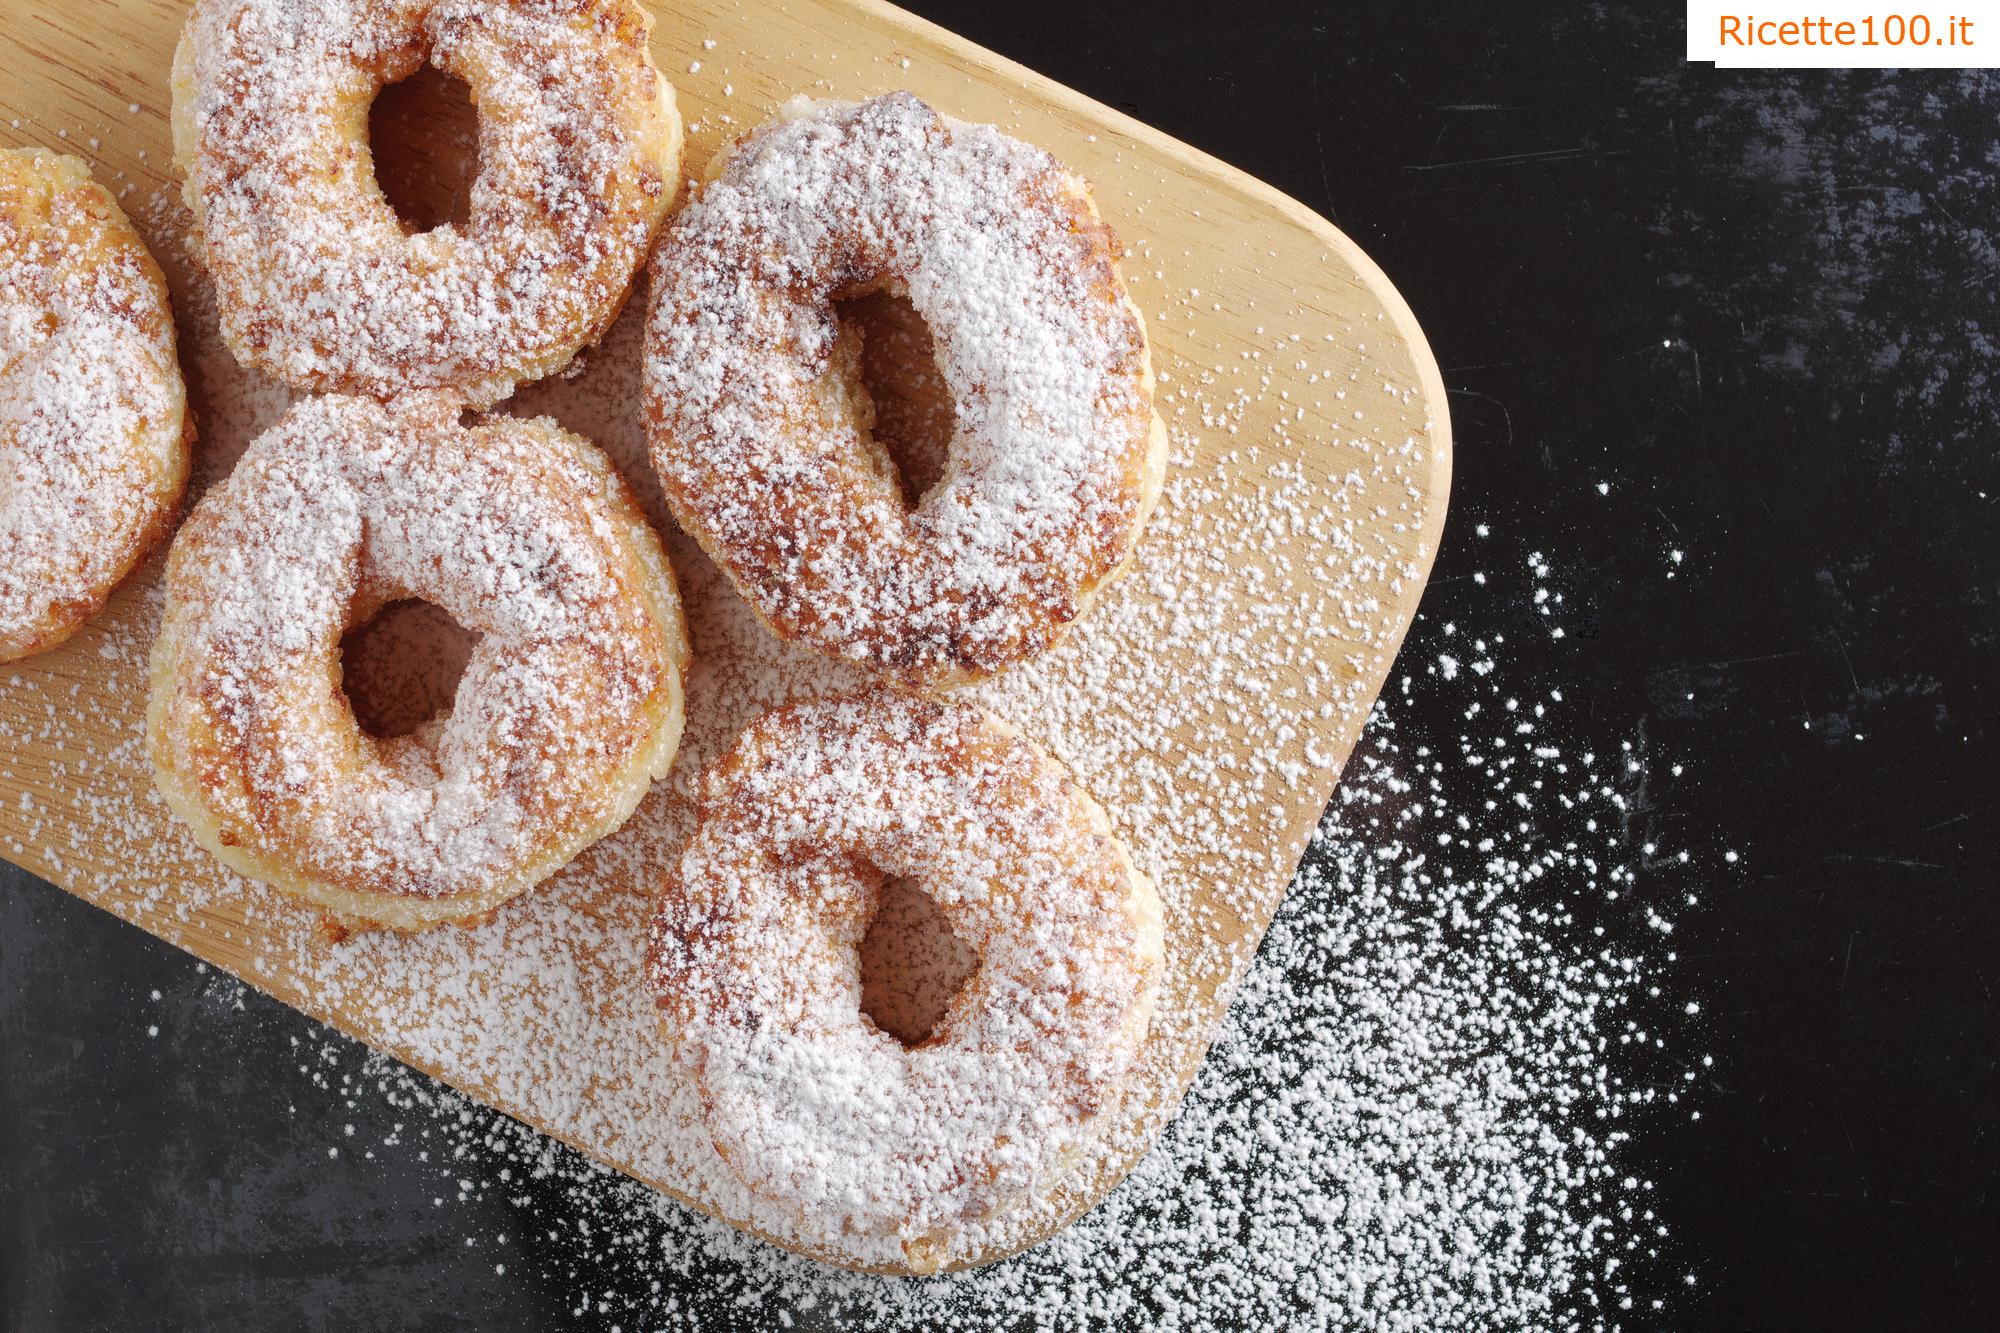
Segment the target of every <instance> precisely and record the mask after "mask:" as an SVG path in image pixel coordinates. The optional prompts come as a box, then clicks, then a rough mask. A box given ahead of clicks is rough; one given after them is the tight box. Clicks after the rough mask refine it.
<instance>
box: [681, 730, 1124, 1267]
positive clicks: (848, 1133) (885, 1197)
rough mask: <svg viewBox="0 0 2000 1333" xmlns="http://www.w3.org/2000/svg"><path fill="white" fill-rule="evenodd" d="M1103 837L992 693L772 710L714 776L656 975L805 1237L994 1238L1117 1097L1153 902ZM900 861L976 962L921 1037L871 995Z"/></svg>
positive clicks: (735, 1136)
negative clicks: (891, 1027)
mask: <svg viewBox="0 0 2000 1333" xmlns="http://www.w3.org/2000/svg"><path fill="white" fill-rule="evenodd" d="M1106 832H1107V829H1106V826H1105V820H1104V815H1103V812H1102V811H1101V810H1099V809H1098V808H1097V807H1096V806H1095V805H1094V804H1092V803H1091V802H1090V800H1089V798H1088V797H1086V796H1084V795H1083V794H1082V793H1080V792H1078V791H1077V790H1076V788H1075V787H1074V785H1073V784H1072V783H1070V781H1069V780H1068V778H1067V776H1066V775H1065V774H1064V773H1063V772H1062V771H1061V769H1060V768H1059V767H1057V766H1056V765H1054V764H1052V763H1050V762H1049V761H1048V759H1047V758H1046V756H1044V755H1042V754H1041V753H1040V752H1039V751H1037V750H1036V749H1035V748H1034V747H1033V746H1032V745H1031V744H1030V743H1028V742H1026V741H1024V740H1022V739H1020V738H1019V737H1017V736H1015V735H1012V734H1011V733H1010V731H1009V730H1008V729H1007V728H1005V727H1002V726H1000V725H997V724H996V723H994V722H993V720H992V719H990V718H989V717H987V716H986V715H985V714H983V713H981V712H980V711H979V710H978V709H975V708H972V707H970V706H968V705H965V704H962V703H957V702H947V701H935V700H919V699H914V698H909V697H904V696H899V695H896V694H893V693H886V692H880V691H878V692H874V693H871V694H867V695H862V696H859V697H855V698H850V699H840V700H831V701H824V702H820V703H815V704H810V705H805V706H802V707H800V708H795V709H790V710H786V711H783V712H779V713H775V714H772V715H769V716H767V717H765V718H763V719H761V720H760V721H759V722H758V723H757V724H756V725H755V726H754V727H753V728H752V729H751V730H750V731H749V732H748V733H747V734H746V735H745V737H744V739H743V741H742V742H741V743H740V744H739V745H738V746H737V748H736V749H735V750H734V751H733V752H732V753H731V755H730V757H729V759H728V760H727V761H726V763H725V764H724V765H723V766H722V767H721V768H720V769H719V770H718V771H716V772H715V773H714V774H712V775H711V776H710V777H709V778H708V779H707V780H706V781H705V782H704V786H703V791H702V796H701V817H700V819H699V821H698V822H697V824H696V826H695V829H694V831H693V834H692V835H691V837H690V839H689V842H688V845H687V848H686V850H685V851H684V852H683V853H682V854H681V857H680V859H679V861H678V863H677V865H676V868H675V870H674V873H673V874H672V875H671V876H670V877H669V880H668V883H667V886H666V888H665V889H664V891H663V892H662V895H661V902H660V910H659V914H658V916H657V917H656V918H655V923H654V937H653V938H654V944H653V953H652V958H651V972H652V980H653V984H654V987H655V989H656V991H657V992H658V995H659V999H660V1006H661V1009H662V1011H663V1013H665V1014H666V1015H667V1017H668V1026H669V1028H670V1036H671V1038H672V1040H673V1041H674V1042H675V1047H676V1054H677V1055H678V1056H679V1058H680V1059H681V1061H682V1062H683V1063H684V1065H685V1066H686V1068H687V1069H688V1070H689V1071H690V1073H691V1074H692V1075H693V1077H694V1079H695V1080H696V1083H697V1085H698V1086H699V1088H700V1090H701V1095H702V1112H703V1114H702V1120H703V1123H704V1125H705V1126H706V1127H707V1129H708V1131H709V1134H710V1135H711V1137H712V1138H713V1139H714V1140H715V1143H716V1145H717V1148H718V1150H719V1151H721V1152H722V1153H723V1155H724V1156H725V1158H726V1159H727V1160H728V1162H729V1163H730V1165H731V1167H732V1168H733V1169H734V1170H735V1171H736V1172H737V1174H738V1175H739V1176H741V1177H742V1178H743V1179H744V1180H745V1181H746V1182H747V1183H748V1184H749V1185H750V1186H751V1188H752V1189H754V1190H755V1191H757V1192H758V1193H759V1194H760V1195H762V1196H764V1197H765V1198H767V1199H769V1200H770V1201H772V1202H773V1203H775V1204H777V1205H778V1206H780V1207H783V1208H787V1209H792V1210H795V1211H796V1213H797V1215H798V1216H797V1223H798V1227H799V1234H800V1235H802V1236H803V1237H805V1238H807V1239H808V1240H811V1241H813V1242H814V1243H815V1245H816V1246H817V1247H819V1248H823V1249H828V1250H831V1251H833V1252H834V1253H836V1254H839V1253H845V1252H849V1251H851V1250H852V1249H853V1246H854V1241H853V1240H851V1239H849V1233H859V1237H860V1238H861V1240H862V1241H863V1243H865V1244H869V1245H873V1244H874V1243H875V1242H877V1241H878V1240H881V1239H893V1240H895V1241H897V1242H898V1243H899V1244H900V1247H901V1259H902V1261H903V1262H905V1263H907V1264H908V1265H909V1266H910V1267H911V1268H913V1269H916V1270H917V1271H920V1272H929V1271H935V1270H936V1269H937V1268H939V1267H940V1266H942V1265H943V1264H945V1263H947V1262H949V1261H951V1260H953V1259H956V1258H961V1257H964V1256H968V1255H977V1254H980V1253H982V1252H984V1251H985V1250H986V1249H987V1248H988V1245H987V1242H986V1236H987V1234H988V1233H989V1232H990V1231H991V1230H992V1229H993V1228H995V1227H996V1226H1000V1227H1004V1225H1005V1223H1004V1219H1003V1214H1004V1211H1005V1210H1006V1209H1008V1208H1010V1207H1011V1206H1013V1205H1014V1204H1015V1203H1016V1201H1018V1200H1019V1199H1021V1198H1023V1197H1025V1196H1027V1195H1029V1194H1030V1193H1031V1192H1033V1191H1035V1190H1036V1189H1038V1188H1044V1187H1046V1185H1047V1184H1048V1183H1049V1182H1050V1181H1051V1180H1052V1179H1053V1178H1054V1177H1055V1176H1056V1175H1058V1174H1060V1172H1061V1171H1062V1170H1063V1169H1064V1167H1065V1166H1066V1165H1067V1164H1068V1163H1069V1162H1070V1161H1072V1160H1073V1159H1074V1157H1075V1151H1076V1147H1077V1144H1078V1142H1079V1141H1080V1140H1081V1139H1082V1137H1083V1136H1084V1135H1085V1134H1086V1133H1087V1132H1088V1131H1089V1130H1090V1129H1091V1128H1092V1127H1093V1126H1094V1124H1095V1123H1096V1122H1097V1121H1098V1119H1099V1117H1100V1116H1102V1115H1103V1114H1104V1113H1105V1112H1106V1111H1107V1110H1108V1109H1110V1108H1111V1107H1112V1106H1114V1105H1115V1104H1116V1102H1117V1100H1118V1098H1119V1097H1120V1096H1121V1095H1122V1094H1123V1091H1124V1080H1125V1076H1126V1074H1127V1072H1128V1071H1129V1069H1130V1066H1131V1063H1132V1056H1133V1053H1134V1050H1135V1048H1136V1047H1137V1046H1138V1044H1139V1042H1140V1041H1141V1040H1142V1039H1143V1038H1144V1036H1145V1029H1146V1025H1147V1023H1148V1021H1149V1020H1150V1017H1151V1014H1152V1010H1153V1007H1154V1005H1155V1003H1156V1002H1157V994H1156V992H1157V987H1158V984H1159V975H1158V974H1159V966H1160V909H1159V901H1158V898H1157V897H1156V896H1155V894H1154V892H1153V889H1152V886H1151V885H1150V884H1147V883H1146V882H1145V881H1144V880H1143V879H1139V878H1137V877H1135V876H1134V875H1133V874H1132V872H1131V869H1130V862H1129V861H1128V860H1127V859H1126V857H1125V854H1124V853H1123V851H1122V850H1121V849H1119V848H1118V847H1116V846H1115V845H1114V844H1113V843H1112V842H1111V841H1110V840H1109V839H1108V838H1106V837H1105V836H1104V835H1105V833H1106ZM892 878H893V879H903V880H906V881H909V882H911V883H914V884H916V885H919V886H921V888H922V889H923V890H924V891H925V892H926V893H928V894H929V896H930V897H931V899H932V900H933V901H935V902H936V904H937V906H938V908H939V910H940V911H941V912H942V913H943V915H944V917H945V920H946V922H947V923H948V924H949V926H950V927H951V929H952V930H953V933H955V934H956V935H957V936H958V937H959V938H961V939H962V940H964V941H965V942H966V943H967V945H968V946H969V947H970V948H971V950H972V952H973V954H974V955H975V957H976V959H977V967H976V969H975V970H974V971H973V972H972V974H971V976H970V977H969V978H967V980H966V981H965V983H964V985H963V986H962V987H961V988H959V989H958V990H957V993H956V994H954V995H953V996H951V998H950V1000H949V1003H948V1004H947V1006H946V1009H945V1013H944V1015H943V1017H942V1019H941V1020H940V1022H939V1023H938V1025H937V1028H936V1031H935V1032H934V1033H933V1034H932V1035H931V1037H930V1038H929V1039H928V1040H926V1041H925V1042H924V1043H923V1044H922V1045H920V1046H917V1047H916V1048H914V1049H911V1050H907V1051H906V1050H904V1049H903V1047H902V1045H901V1044H900V1043H898V1042H897V1041H896V1039H895V1038H893V1037H891V1036H889V1035H888V1034H887V1033H884V1032H882V1031H881V1030H879V1029H878V1028H876V1027H875V1026H874V1024H873V1023H871V1022H869V1021H868V1020H867V1019H865V1018H864V1017H863V1016H862V1013H861V998H862V997H861V977H860V970H859V952H860V946H861V940H862V937H863V935H864V933H865V932H866V931H867V930H868V927H869V923H870V922H871V921H872V920H873V918H874V916H875V913H876V908H877V905H878V902H879V900H880V897H881V894H882V890H883V886H884V883H885V882H886V881H887V880H889V879H892ZM890 1252H891V1253H894V1252H895V1251H894V1250H893V1249H892V1250H891V1251H890Z"/></svg>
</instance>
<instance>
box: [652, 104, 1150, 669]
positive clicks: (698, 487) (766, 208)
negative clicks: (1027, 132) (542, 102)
mask: <svg viewBox="0 0 2000 1333" xmlns="http://www.w3.org/2000/svg"><path fill="white" fill-rule="evenodd" d="M714 171H715V174H714V177H713V179H711V180H709V181H708V182H707V183H706V184H705V185H704V186H703V187H702V189H701V193H700V196H699V198H698V199H696V200H695V201H694V202H692V203H691V204H690V205H689V206H688V208H687V209H686V210H685V211H684V212H683V213H682V215H681V216H680V217H679V218H678V219H676V221H675V223H674V225H673V226H672V227H671V228H670V229H669V231H668V233H667V235H666V237H665V238H664V239H663V240H662V241H661V243H660V247H659V249H658V251H657V252H656V255H655V259H654V266H653V284H652V306H651V311H650V323H649V327H648V337H647V359H646V390H647V393H646V420H647V429H648V437H649V442H650V447H651V452H652V457H653V462H654V465H655V467H656V468H657V469H658V471H659V474H660V478H661V481H662V483H663V485H664V487H665V490H666V494H667V498H668V500H669V502H670V503H671V504H672V506H673V509H674V513H675V515H676V517H677V518H678V519H679V520H680V522H681V525H682V526H683V527H684V528H686V529H687V530H688V531H689V532H690V533H692V534H693V535H694V536H695V538H696V539H697V540H698V541H699V542H700V543H701V544H702V546H703V547H704V548H705V549H706V550H707V552H708V553H709V555H710V556H712V557H713V558H714V559H715V561H716V562H717V563H718V564H719V565H720V566H721V567H722V569H723V570H724V571H726V572H727V573H728V575H729V577H730V578H731V580H732V581H733V582H734V583H735V585H736V587H737V588H738V590H739V591H741V592H742V594H743V595H744V596H745V597H746V598H747V599H748V600H749V601H750V603H751V604H752V605H753V606H754V607H755V608H756V610H757V612H758V613H759V615H761V616H762V617H763V619H764V620H765V621H766V622H767V623H768V624H769V625H770V626H771V627H772V629H773V630H775V631H776V632H777V633H778V634H779V635H780V636H781V637H784V638H787V639H796V640H799V641H801V642H804V643H806V644H809V645H811V646H813V647H815V648H818V649H820V650H822V651H825V652H828V653H833V654H838V655H840V656H842V657H845V658H848V659H851V660H854V661H858V662H864V663H867V664H870V665H872V666H874V667H877V668H879V669H881V670H883V671H885V672H888V673H890V674H892V675H894V676H897V677H900V678H902V679H904V680H906V681H909V682H913V683H920V684H930V685H938V684H950V683H955V682H957V681H961V680H965V679H968V678H974V677H978V676H982V675H985V674H988V673H991V672H993V671H997V670H999V669H1001V668H1003V667H1005V666H1007V665H1009V664H1011V663H1013V662H1016V661H1019V660H1021V659H1023V658H1026V657H1029V656H1032V655H1034V654H1036V653H1039V652H1041V651H1043V650H1045V649H1047V648H1049V647H1050V646H1052V645H1053V644H1054V643H1055V642H1056V641H1057V640H1058V639H1059V638H1060V637H1061V636H1062V634H1063V633H1064V632H1065V631H1066V629H1067V628H1068V626H1069V625H1070V623H1071V622H1072V621H1073V620H1074V619H1075V618H1076V616H1077V615H1078V614H1079V613H1080V612H1081V611H1082V610H1083V608H1084V606H1085V604H1086V603H1087V602H1088V601H1089V600H1090V598H1091V596H1092V595H1093V594H1094V593H1095V592H1096V591H1097V590H1098V589H1099V588H1101V587H1102V586H1103V585H1104V584H1105V583H1106V582H1107V581H1108V580H1110V579H1111V578H1112V577H1114V576H1115V575H1116V574H1117V573H1118V572H1119V570H1120V569H1121V568H1122V567H1123V565H1124V564H1125V562H1126V560H1127V558H1128V557H1129V556H1130V554H1131V552H1132V549H1133V546H1134V544H1135V542H1136V541H1137V539H1138V535H1139V530H1140V528H1141V527H1142V526H1143V525H1144V523H1145V519H1146V515H1147V514H1148V512H1149V511H1150V509H1151V507H1152V505H1153V502H1154V500H1155V499H1156V498H1157V496H1158V494H1159V490H1160V484H1161V478H1162V473H1163V470H1164V467H1165V458H1166V432H1165V429H1164V427H1162V425H1161V424H1160V422H1159V420H1158V418H1157V417H1156V415H1155V414H1154V411H1153V403H1152V397H1153V370H1152V361H1151V356H1150V353H1149V352H1148V349H1147V342H1146V331H1145V324H1144V321H1143V320H1142V319H1141V317H1140V315H1139V311H1138V309H1137V308H1136V307H1135V306H1134V305H1133V304H1132V302H1131V300H1130V299H1129V298H1128V297H1127V295H1126V292H1125V287H1124V284H1123V282H1122V280H1121V279H1120V277H1119V275H1118V270H1117V266H1116V262H1115V261H1116V259H1117V255H1118V248H1117V242H1116V240H1115V239H1114V238H1113V236H1112V234H1111V230H1110V228H1109V227H1108V226H1107V225H1106V224H1105V223H1104V222H1103V221H1102V220H1101V219H1100V218H1099V217H1098V215H1097V210H1096V207H1095V205H1094V204H1093V203H1092V201H1091V198H1090V195H1089V193H1088V191H1087V190H1086V189H1085V187H1084V184H1083V182H1082V181H1081V180H1079V179H1078V178H1077V177H1075V176H1073V175H1071V174H1070V173H1069V172H1068V171H1066V170H1064V169H1063V167H1062V166H1061V165H1060V164H1059V163H1057V162H1056V161H1055V160H1054V159H1053V158H1051V157H1050V156H1049V155H1048V154H1046V153H1044V152H1042V151H1040V150H1039V149H1036V148H1032V147H1029V146H1028V145H1026V144H1023V143H1020V142H1018V141H1016V140H1013V139H1010V138H1008V137H1007V136H1005V135H1003V134H1001V133H1000V132H999V131H997V130H995V129H993V128H992V127H990V126H980V125H963V124H958V123H955V122H951V121H947V120H945V119H944V118H942V117H940V116H939V115H938V114H937V113H936V112H934V111H933V110H931V108H930V107H928V106H926V105H925V104H924V103H923V102H921V101H919V100H918V99H917V98H916V97H914V96H912V95H910V94H908V93H895V94H890V95H888V96H884V97H878V98H875V99H873V100H871V101H867V102H862V103H859V104H844V103H843V104H833V103H821V104H813V103H803V104H798V103H795V104H794V105H793V106H792V107H791V108H789V109H788V116H787V118H785V119H781V120H779V121H777V122H774V123H772V124H769V125H766V126H764V127H762V128H760V129H758V130H756V131H754V132H753V133H751V134H749V135H748V136H746V137H745V138H743V139H742V140H739V141H738V142H737V143H736V144H735V145H734V146H733V147H731V148H730V149H729V150H727V153H726V154H725V155H724V156H722V157H721V158H720V159H719V161H718V163H717V164H715V166H714ZM880 292H888V293H891V294H894V295H897V296H902V297H907V299H908V301H909V302H910V304H911V305H912V306H914V308H915V309H916V311H917V313H918V314H919V315H921V316H922V317H923V319H924V321H925V322H926V323H927V324H928V325H929V328H930V332H931V334H932V337H933V340H934V345H935V353H936V360H937V370H938V373H939V376H940V377H941V379H942V380H943V382H944V384H945V385H946V386H947V387H948V388H949V390H950V394H951V397H952V399H953V400H954V406H955V409H956V421H955V426H954V429H953V434H952V437H951V441H950V447H949V457H948V459H947V460H946V463H945V467H944V472H943V476H942V478H941V479H940V480H939V481H938V482H937V484H936V485H935V486H933V487H932V488H931V489H930V490H929V491H928V492H927V493H925V494H923V495H921V496H917V495H910V494H906V493H905V487H904V486H903V485H902V484H901V479H899V477H898V475H897V472H896V469H895V467H894V465H893V463H892V461H891V459H890V456H889V455H888V453H887V452H886V451H885V449H884V447H883V446H882V444H881V442H880V441H878V440H876V439H875V438H874V435H873V433H872V432H873V426H874V411H873V406H872V404H871V403H870V401H869V398H868V395H867V394H866V392H864V391H862V390H861V388H860V385H859V377H858V370H857V368H858V365H859V360H860V356H859V348H858V337H857V335H856V334H855V332H854V330H853V328H852V326H850V325H847V324H844V323H843V321H842V320H841V319H840V318H839V316H838V314H837V311H836V308H835V303H836V302H837V301H841V300H845V299H849V298H855V297H860V296H864V295H869V294H874V293H880Z"/></svg>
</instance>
